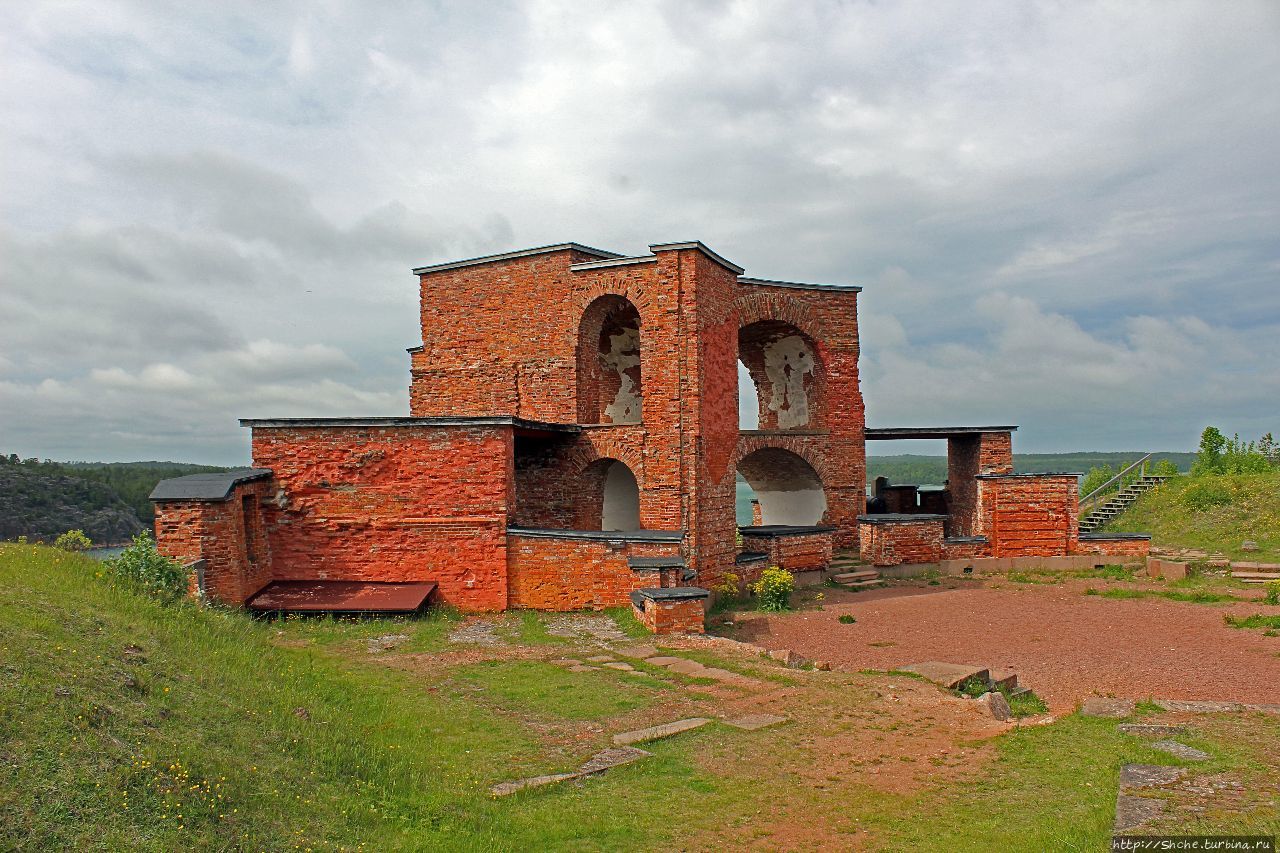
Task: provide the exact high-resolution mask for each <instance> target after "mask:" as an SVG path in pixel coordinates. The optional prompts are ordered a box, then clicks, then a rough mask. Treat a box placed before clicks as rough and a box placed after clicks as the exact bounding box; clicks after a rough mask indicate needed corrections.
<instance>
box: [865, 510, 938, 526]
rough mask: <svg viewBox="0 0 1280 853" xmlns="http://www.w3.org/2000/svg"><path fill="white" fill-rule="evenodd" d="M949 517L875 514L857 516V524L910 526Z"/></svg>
mask: <svg viewBox="0 0 1280 853" xmlns="http://www.w3.org/2000/svg"><path fill="white" fill-rule="evenodd" d="M950 517H951V516H949V515H941V514H939V513H934V512H877V513H873V514H872V515H860V516H858V523H859V524H912V523H914V522H920V521H929V522H934V521H946V520H947V519H948V518H950Z"/></svg>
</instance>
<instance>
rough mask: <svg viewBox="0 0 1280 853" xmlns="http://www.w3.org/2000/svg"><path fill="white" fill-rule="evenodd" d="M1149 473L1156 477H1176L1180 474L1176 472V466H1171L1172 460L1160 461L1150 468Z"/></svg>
mask: <svg viewBox="0 0 1280 853" xmlns="http://www.w3.org/2000/svg"><path fill="white" fill-rule="evenodd" d="M1150 473H1152V474H1155V475H1156V476H1157V477H1176V476H1178V475H1179V474H1180V473H1182V472H1181V471H1179V470H1178V466H1177V465H1175V464H1173V460H1171V459H1160V460H1158V461H1157V462H1156V464H1154V465H1152V466H1151V470H1150Z"/></svg>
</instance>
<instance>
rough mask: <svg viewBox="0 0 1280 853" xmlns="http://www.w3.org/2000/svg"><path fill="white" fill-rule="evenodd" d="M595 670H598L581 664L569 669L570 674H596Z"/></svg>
mask: <svg viewBox="0 0 1280 853" xmlns="http://www.w3.org/2000/svg"><path fill="white" fill-rule="evenodd" d="M595 669H596V668H595V667H594V666H585V665H584V664H580V663H575V664H574V665H573V666H571V667H569V671H570V672H595Z"/></svg>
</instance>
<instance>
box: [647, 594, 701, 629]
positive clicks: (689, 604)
mask: <svg viewBox="0 0 1280 853" xmlns="http://www.w3.org/2000/svg"><path fill="white" fill-rule="evenodd" d="M632 612H633V613H635V616H636V618H637V619H638V620H640V622H641V623H642V624H643V625H644V626H645V627H646V628H648V629H649V630H650V631H652V632H653V633H655V634H703V633H706V630H707V629H706V608H705V600H703V599H693V600H689V601H648V600H646V601H645V602H644V606H643V607H636V606H635V605H632Z"/></svg>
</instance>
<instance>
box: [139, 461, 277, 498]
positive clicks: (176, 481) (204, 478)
mask: <svg viewBox="0 0 1280 853" xmlns="http://www.w3.org/2000/svg"><path fill="white" fill-rule="evenodd" d="M270 476H271V469H270V468H235V469H232V470H230V471H218V472H215V473H211V474H188V475H187V476H185V477H173V478H171V479H168V480H161V481H160V482H159V483H156V487H155V488H154V489H152V490H151V497H150V499H151V500H153V501H157V502H159V501H212V502H222V501H229V500H231V495H232V494H233V493H234V492H235V489H236V486H238V485H239V484H241V483H249V482H252V481H254V480H264V479H266V478H267V477H270Z"/></svg>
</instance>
